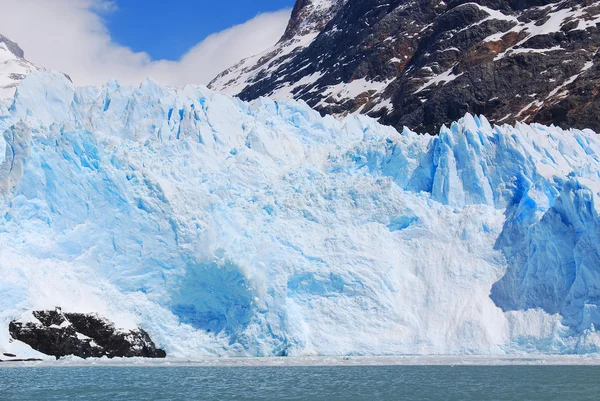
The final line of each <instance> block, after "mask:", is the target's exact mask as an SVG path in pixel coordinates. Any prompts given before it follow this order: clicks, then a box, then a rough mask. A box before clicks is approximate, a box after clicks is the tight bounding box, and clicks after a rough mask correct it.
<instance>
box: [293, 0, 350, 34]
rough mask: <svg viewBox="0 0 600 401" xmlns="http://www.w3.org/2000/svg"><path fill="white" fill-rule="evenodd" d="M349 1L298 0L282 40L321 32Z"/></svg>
mask: <svg viewBox="0 0 600 401" xmlns="http://www.w3.org/2000/svg"><path fill="white" fill-rule="evenodd" d="M346 1H347V0H297V1H296V4H295V5H294V8H293V10H292V16H291V17H290V21H289V23H288V26H287V29H286V30H285V33H284V34H283V37H282V40H289V39H293V38H294V37H296V36H305V35H309V34H311V33H314V32H320V31H321V30H322V29H323V28H325V26H326V25H327V24H328V23H329V21H331V19H332V18H333V17H334V16H335V14H336V13H337V12H338V11H339V10H340V9H341V8H342V6H343V5H344V4H345V3H346Z"/></svg>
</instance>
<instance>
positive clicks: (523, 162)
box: [0, 72, 600, 358]
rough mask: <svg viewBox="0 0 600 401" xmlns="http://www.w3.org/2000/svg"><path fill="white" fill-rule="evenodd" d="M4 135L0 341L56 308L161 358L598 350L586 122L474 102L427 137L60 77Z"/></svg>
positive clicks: (27, 92)
mask: <svg viewBox="0 0 600 401" xmlns="http://www.w3.org/2000/svg"><path fill="white" fill-rule="evenodd" d="M0 129H1V130H2V131H4V132H5V133H4V140H5V142H6V143H5V144H0V146H1V147H2V153H3V154H4V155H5V156H4V157H3V163H2V166H1V167H0V193H1V195H0V198H1V199H0V209H1V210H0V216H1V217H0V244H1V245H0V275H1V276H2V278H3V279H2V281H0V292H1V293H2V294H4V296H3V297H1V298H0V348H2V349H6V350H8V351H19V352H18V354H19V355H26V354H27V352H26V348H25V347H24V346H23V345H22V344H19V343H18V342H13V343H9V338H8V332H7V329H6V327H7V325H8V322H10V321H11V320H13V319H18V318H20V317H21V315H23V314H27V313H30V311H32V310H44V309H46V310H47V309H52V308H54V307H57V306H58V307H62V308H63V310H64V311H65V312H79V313H87V312H96V313H99V314H100V315H102V316H106V317H108V318H110V320H111V321H114V322H115V324H116V325H117V326H118V327H123V328H126V329H127V328H133V327H137V326H139V327H141V328H143V329H144V330H146V331H147V332H148V333H149V334H150V336H151V337H152V339H153V340H154V341H155V342H156V344H157V346H160V347H161V348H164V349H165V350H166V351H167V354H168V355H170V356H173V357H187V358H195V357H200V356H203V355H230V356H234V355H237V356H261V355H315V354H320V355H344V354H366V355H382V354H497V355H498V354H507V353H508V354H511V353H523V352H534V353H535V352H547V353H582V352H596V351H597V350H598V348H597V347H598V344H600V338H599V337H598V335H597V333H596V331H595V327H596V325H597V324H598V323H600V314H598V313H597V311H596V309H597V305H596V299H597V294H596V293H595V291H596V288H597V285H598V278H597V271H598V268H599V266H600V260H599V259H598V255H600V250H599V249H598V247H599V246H600V245H599V244H600V241H599V239H600V238H599V237H600V230H599V227H598V221H599V220H598V210H599V208H598V207H599V206H598V203H597V199H598V196H599V194H598V192H599V191H600V177H599V176H598V171H600V161H599V159H598V155H599V154H600V140H599V139H598V137H597V136H596V134H595V133H593V132H592V131H578V130H571V131H563V130H561V129H557V128H553V127H544V126H540V125H525V124H519V125H517V126H516V127H512V126H502V127H492V126H490V124H489V123H488V122H487V120H486V119H485V118H483V117H472V116H470V115H467V116H465V118H463V119H462V120H460V121H459V122H457V123H455V124H453V125H452V126H451V127H449V128H444V129H443V130H442V132H441V133H440V135H439V136H437V137H430V136H420V135H417V134H415V133H413V132H411V131H409V130H405V131H403V132H401V133H398V132H397V131H395V130H394V129H392V128H389V127H384V126H381V125H379V124H377V123H376V122H375V121H373V120H371V119H369V118H365V117H357V116H352V117H348V118H346V119H344V120H342V121H338V120H335V119H333V118H331V117H325V118H322V117H320V116H319V114H318V113H317V112H315V111H313V110H311V109H310V108H309V107H308V106H306V105H305V104H302V103H296V102H293V101H286V102H276V101H272V100H268V99H259V100H257V101H254V102H252V103H244V102H242V101H240V100H237V99H233V98H230V97H227V96H224V95H220V94H217V93H215V92H212V91H210V90H208V89H206V88H202V87H196V86H188V87H186V88H184V89H171V88H161V87H159V86H157V85H156V84H154V83H153V82H151V81H146V82H145V83H143V84H142V85H141V86H140V87H139V88H131V87H121V86H119V84H118V83H116V82H110V83H108V84H106V85H104V86H103V87H101V88H95V87H90V88H75V87H73V85H72V84H71V83H70V82H69V81H68V80H67V79H66V78H65V77H64V76H63V75H61V74H59V73H53V72H43V73H34V74H32V75H31V76H29V77H28V78H27V79H26V80H25V81H23V83H22V84H21V85H20V86H19V89H18V92H17V94H16V96H15V98H14V101H13V103H12V105H11V107H10V109H9V110H8V111H5V112H4V114H3V115H0ZM490 295H491V296H490ZM17 348H18V349H17ZM15 353H17V352H15Z"/></svg>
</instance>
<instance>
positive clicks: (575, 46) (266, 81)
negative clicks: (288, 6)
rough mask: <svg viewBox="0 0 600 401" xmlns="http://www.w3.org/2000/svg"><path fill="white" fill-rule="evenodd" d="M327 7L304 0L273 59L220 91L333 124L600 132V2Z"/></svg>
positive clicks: (428, 0) (355, 0) (458, 1)
mask: <svg viewBox="0 0 600 401" xmlns="http://www.w3.org/2000/svg"><path fill="white" fill-rule="evenodd" d="M325 3H327V2H325ZM329 3H331V4H329ZM329 3H327V4H329V5H328V7H327V10H328V12H326V13H315V12H311V10H312V9H311V8H310V6H311V4H312V2H311V1H308V0H299V1H298V2H297V4H296V7H295V8H294V13H293V16H292V20H291V22H290V26H289V27H288V30H287V31H286V35H284V37H283V38H282V40H281V41H280V42H279V43H278V44H277V45H276V46H275V48H274V49H272V51H270V52H266V53H265V55H264V56H263V57H261V58H260V60H259V62H256V60H255V59H248V60H246V61H243V62H241V63H240V64H238V65H237V66H235V67H233V68H231V69H229V70H227V71H225V72H224V73H222V74H221V75H219V76H218V77H217V78H216V79H215V80H214V81H213V82H212V83H211V84H210V86H211V87H212V88H213V89H216V90H222V91H224V92H226V93H230V94H235V95H238V96H239V97H240V98H242V99H244V100H251V99H255V98H258V97H260V96H271V97H275V98H276V99H277V98H289V97H293V98H295V99H302V100H305V101H306V102H307V103H308V104H309V105H310V106H312V107H313V108H315V109H316V110H319V111H320V112H321V113H323V114H333V115H344V114H347V113H362V114H367V115H370V116H372V117H375V118H377V119H379V121H380V122H382V123H384V124H387V125H392V126H394V127H396V128H398V129H401V128H402V127H403V126H408V127H409V128H412V129H415V130H417V131H419V132H431V133H434V132H437V130H438V129H439V127H440V126H441V125H442V124H448V123H450V122H452V121H454V120H456V119H458V118H460V117H462V116H463V115H464V114H465V113H467V112H470V113H473V114H485V115H486V116H487V117H488V119H490V120H491V122H495V123H511V124H512V123H514V122H516V121H525V122H540V123H544V124H555V125H559V126H562V127H574V128H592V129H594V130H596V131H599V132H600V89H599V88H600V65H599V60H600V58H599V56H598V54H597V53H598V49H600V30H599V24H600V1H593V0H563V1H559V0H446V1H441V0H346V1H345V2H341V1H337V2H336V1H333V0H331V1H330V2H329ZM302 18H305V19H306V20H307V21H308V22H307V23H306V24H303V23H302ZM319 18H320V19H319ZM315 19H317V20H318V21H319V22H318V23H316V22H315ZM303 26H304V27H312V29H313V31H314V30H318V31H315V32H314V33H313V35H314V36H315V37H314V38H312V36H311V37H309V38H308V39H307V41H305V42H306V43H305V42H303V41H302V40H301V39H297V40H296V42H294V41H293V39H292V37H291V33H294V32H300V34H301V35H304V37H306V35H307V31H302V30H299V29H298V27H303ZM320 27H322V28H320ZM308 32H310V30H309V31H308ZM298 35H299V34H298ZM298 35H297V37H298ZM294 46H296V47H294Z"/></svg>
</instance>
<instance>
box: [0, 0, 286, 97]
mask: <svg viewBox="0 0 600 401" xmlns="http://www.w3.org/2000/svg"><path fill="white" fill-rule="evenodd" d="M293 4H294V0H253V1H248V0H245V1H244V0H221V1H219V0H170V1H165V0H0V34H3V35H5V36H6V37H8V38H9V39H11V40H13V41H15V42H17V43H18V44H19V45H20V46H21V48H23V50H24V51H25V58H27V59H28V60H29V61H31V62H33V63H34V64H36V65H38V66H40V67H43V68H48V69H55V70H59V71H62V72H64V73H66V74H69V76H70V77H71V78H72V79H73V81H74V82H75V83H76V84H78V85H99V84H102V83H104V82H107V81H109V80H110V79H112V78H115V79H117V80H118V81H120V82H121V83H124V84H134V85H135V84H139V83H140V82H142V81H143V80H144V79H146V77H150V78H152V79H153V80H155V81H156V82H158V83H160V84H163V85H176V86H180V85H185V84H188V83H192V84H208V82H210V80H211V79H212V78H214V77H215V76H216V75H217V74H218V73H220V72H221V71H223V70H224V69H226V68H228V67H230V66H232V65H234V64H235V63H237V62H238V61H239V60H241V59H243V58H245V57H249V56H252V55H255V54H258V53H260V52H262V51H265V50H267V49H268V48H270V47H271V46H272V45H274V44H275V43H276V42H277V41H278V40H279V38H280V37H281V35H282V34H283V32H284V30H285V27H286V25H287V21H288V19H289V15H290V12H291V7H292V6H293Z"/></svg>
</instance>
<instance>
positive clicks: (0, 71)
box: [0, 35, 39, 107]
mask: <svg viewBox="0 0 600 401" xmlns="http://www.w3.org/2000/svg"><path fill="white" fill-rule="evenodd" d="M37 70H39V68H38V67H36V66H34V65H33V64H31V63H30V62H29V61H27V60H25V59H24V53H23V50H21V48H20V47H19V46H18V45H17V44H16V43H14V42H12V41H10V40H9V39H7V38H6V37H4V36H2V35H0V101H2V100H3V99H6V98H10V97H12V96H13V95H14V93H15V88H16V87H17V85H18V84H19V82H21V81H22V80H23V79H24V78H25V77H26V76H27V75H28V74H30V73H31V72H33V71H37ZM0 107H1V106H0Z"/></svg>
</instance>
